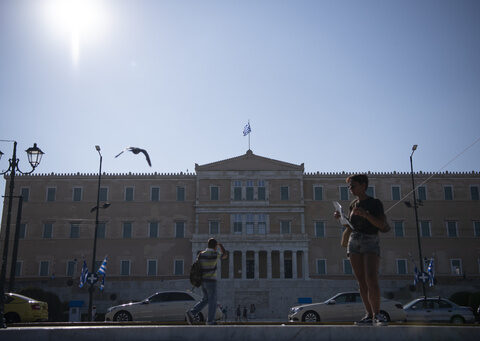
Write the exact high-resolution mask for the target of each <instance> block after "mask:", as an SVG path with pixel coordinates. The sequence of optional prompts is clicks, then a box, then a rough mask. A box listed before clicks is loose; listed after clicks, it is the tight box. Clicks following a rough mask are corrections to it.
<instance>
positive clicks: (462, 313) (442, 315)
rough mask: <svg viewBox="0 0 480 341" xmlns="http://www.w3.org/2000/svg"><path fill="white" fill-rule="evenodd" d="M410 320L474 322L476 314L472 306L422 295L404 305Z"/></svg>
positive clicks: (456, 322)
mask: <svg viewBox="0 0 480 341" xmlns="http://www.w3.org/2000/svg"><path fill="white" fill-rule="evenodd" d="M404 310H405V312H406V313H407V321H408V322H416V321H421V322H447V323H455V324H460V323H473V322H474V321H475V316H474V314H473V311H472V309H471V308H470V307H462V306H460V305H457V304H455V303H453V302H452V301H450V300H447V299H446V298H443V297H442V298H441V297H427V299H425V298H423V297H421V298H417V299H414V300H413V301H411V302H409V303H407V304H406V305H405V307H404Z"/></svg>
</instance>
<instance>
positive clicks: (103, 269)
mask: <svg viewBox="0 0 480 341" xmlns="http://www.w3.org/2000/svg"><path fill="white" fill-rule="evenodd" d="M97 273H98V274H99V275H103V276H105V275H106V274H107V256H105V258H104V259H103V262H102V265H100V268H99V269H98V271H97Z"/></svg>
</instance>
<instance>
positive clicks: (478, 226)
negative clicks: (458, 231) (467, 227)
mask: <svg viewBox="0 0 480 341" xmlns="http://www.w3.org/2000/svg"><path fill="white" fill-rule="evenodd" d="M473 235H474V236H475V237H480V221H474V222H473Z"/></svg>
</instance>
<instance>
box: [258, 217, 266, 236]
mask: <svg viewBox="0 0 480 341" xmlns="http://www.w3.org/2000/svg"><path fill="white" fill-rule="evenodd" d="M266 233H267V216H266V215H265V214H259V215H258V234H266Z"/></svg>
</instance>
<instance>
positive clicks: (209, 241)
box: [208, 238, 217, 249]
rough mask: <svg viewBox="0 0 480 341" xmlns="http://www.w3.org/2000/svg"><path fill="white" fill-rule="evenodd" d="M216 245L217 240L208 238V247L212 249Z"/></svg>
mask: <svg viewBox="0 0 480 341" xmlns="http://www.w3.org/2000/svg"><path fill="white" fill-rule="evenodd" d="M216 247H217V240H216V239H215V238H210V239H209V240H208V248H209V249H214V248H216Z"/></svg>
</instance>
